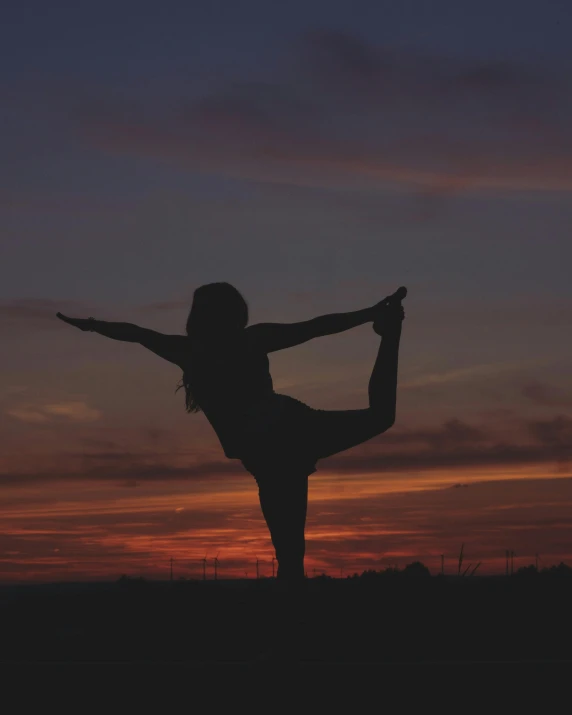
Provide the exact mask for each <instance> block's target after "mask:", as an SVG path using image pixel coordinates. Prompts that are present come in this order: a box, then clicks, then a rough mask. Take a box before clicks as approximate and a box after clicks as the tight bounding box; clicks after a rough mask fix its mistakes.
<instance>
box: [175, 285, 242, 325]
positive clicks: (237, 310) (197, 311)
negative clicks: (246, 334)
mask: <svg viewBox="0 0 572 715" xmlns="http://www.w3.org/2000/svg"><path fill="white" fill-rule="evenodd" d="M247 324H248V305H247V303H246V301H245V300H244V298H243V297H242V295H241V294H240V293H239V291H238V290H237V289H236V288H235V287H234V286H232V285H230V283H206V284H205V285H202V286H199V287H198V288H197V289H196V290H195V292H194V294H193V304H192V306H191V311H190V313H189V317H188V318H187V335H204V336H224V335H226V334H228V333H231V332H234V331H236V330H241V329H243V328H245V327H246V326H247Z"/></svg>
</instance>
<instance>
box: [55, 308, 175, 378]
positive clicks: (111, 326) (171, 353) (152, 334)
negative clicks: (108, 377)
mask: <svg viewBox="0 0 572 715" xmlns="http://www.w3.org/2000/svg"><path fill="white" fill-rule="evenodd" d="M57 317H58V318H59V319H60V320H63V321H64V322H66V323H69V324H70V325H73V326H74V327H76V328H79V329H80V330H85V331H91V332H94V333H99V334H100V335H104V336H105V337H106V338H111V339H112V340H121V341H123V342H128V343H139V344H140V345H143V347H146V348H147V349H148V350H151V352H154V353H155V354H156V355H159V357H162V358H163V359H165V360H168V361H169V362H172V363H175V364H176V365H179V366H182V364H183V363H184V360H185V356H186V354H187V351H188V342H189V339H188V337H187V336H186V335H164V334H163V333H158V332H157V331H156V330H150V329H149V328H142V327H140V326H139V325H135V324H134V323H119V322H114V321H108V320H95V319H94V318H68V317H67V316H65V315H62V313H57Z"/></svg>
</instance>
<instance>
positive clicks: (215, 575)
mask: <svg viewBox="0 0 572 715" xmlns="http://www.w3.org/2000/svg"><path fill="white" fill-rule="evenodd" d="M218 554H220V551H219V552H218ZM218 554H217V555H216V556H215V557H214V559H213V561H214V580H215V581H216V580H217V568H218Z"/></svg>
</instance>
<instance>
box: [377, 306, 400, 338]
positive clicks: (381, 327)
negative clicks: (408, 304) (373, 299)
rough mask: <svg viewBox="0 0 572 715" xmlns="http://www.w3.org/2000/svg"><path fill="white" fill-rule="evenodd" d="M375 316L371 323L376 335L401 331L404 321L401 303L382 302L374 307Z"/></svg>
mask: <svg viewBox="0 0 572 715" xmlns="http://www.w3.org/2000/svg"><path fill="white" fill-rule="evenodd" d="M376 311H377V315H376V317H375V319H374V321H373V329H374V331H375V332H376V333H377V334H378V335H382V336H383V335H390V334H391V333H398V332H399V331H400V330H401V323H402V322H403V321H404V320H405V310H404V309H403V306H402V305H401V303H389V304H388V303H387V302H385V301H382V302H381V303H379V304H378V305H377V306H376Z"/></svg>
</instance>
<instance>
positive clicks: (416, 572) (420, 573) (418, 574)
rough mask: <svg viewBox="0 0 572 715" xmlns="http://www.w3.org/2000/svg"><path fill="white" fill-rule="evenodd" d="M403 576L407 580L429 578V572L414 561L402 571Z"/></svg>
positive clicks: (423, 565)
mask: <svg viewBox="0 0 572 715" xmlns="http://www.w3.org/2000/svg"><path fill="white" fill-rule="evenodd" d="M403 575H404V576H406V577H408V578H428V577H430V576H431V571H429V569H428V568H427V566H425V564H422V563H421V561H414V562H413V563H411V564H407V566H406V567H405V568H404V569H403Z"/></svg>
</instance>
